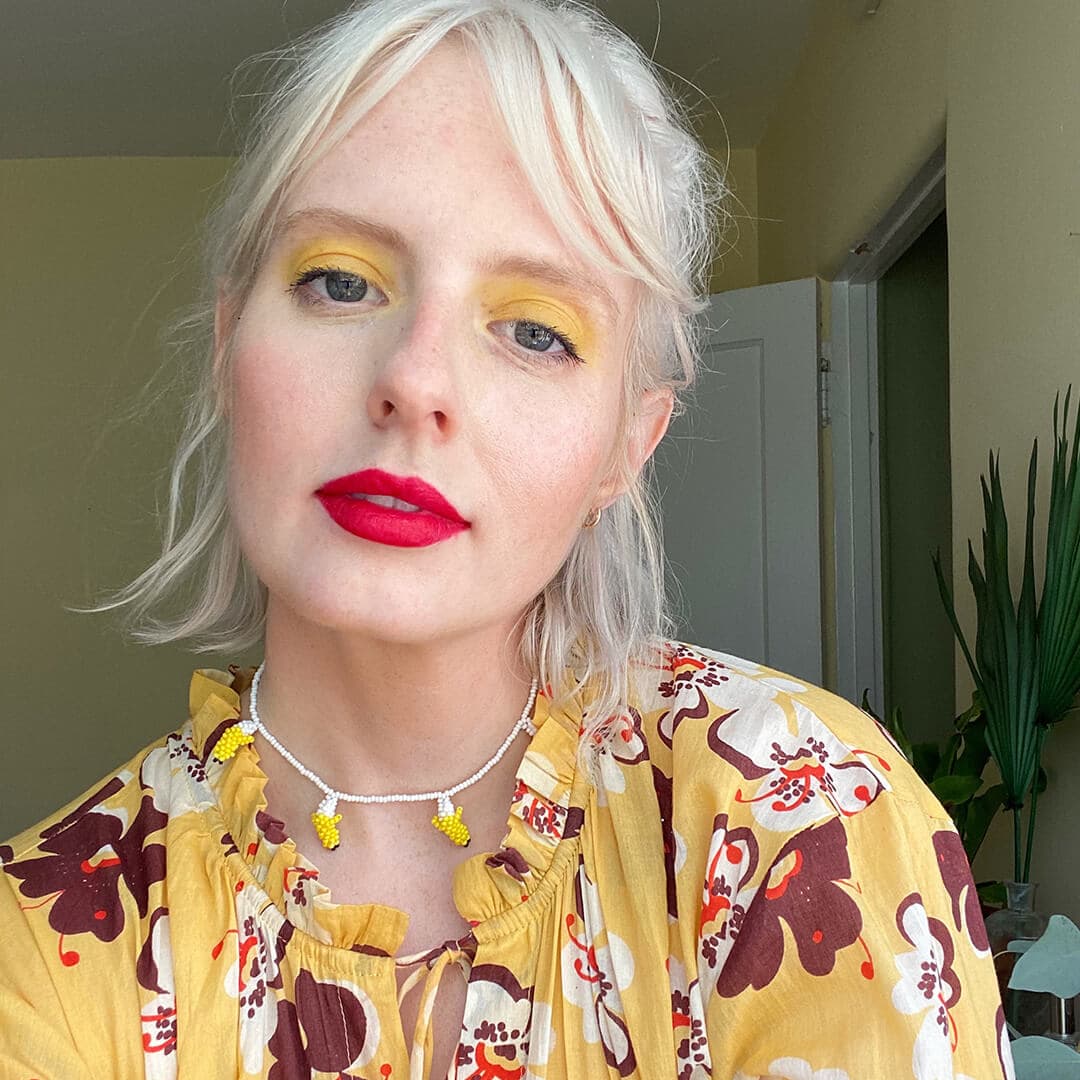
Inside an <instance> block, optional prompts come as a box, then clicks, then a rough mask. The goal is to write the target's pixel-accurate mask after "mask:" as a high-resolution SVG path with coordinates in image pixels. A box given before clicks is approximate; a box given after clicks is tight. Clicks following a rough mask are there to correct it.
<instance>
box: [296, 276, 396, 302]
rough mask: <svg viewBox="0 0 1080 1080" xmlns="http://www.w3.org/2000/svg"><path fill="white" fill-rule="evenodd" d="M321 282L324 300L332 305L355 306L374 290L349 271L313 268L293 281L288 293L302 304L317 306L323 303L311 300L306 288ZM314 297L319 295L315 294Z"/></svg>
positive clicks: (320, 300)
mask: <svg viewBox="0 0 1080 1080" xmlns="http://www.w3.org/2000/svg"><path fill="white" fill-rule="evenodd" d="M320 280H321V281H322V285H323V289H324V290H325V299H326V300H329V301H330V302H332V303H334V304H356V303H359V302H360V301H361V300H363V299H364V298H365V297H366V296H367V295H368V292H369V291H370V290H371V289H374V288H376V286H374V285H372V284H371V282H369V281H368V279H367V278H365V277H361V276H360V275H359V274H354V273H353V272H352V271H351V270H339V269H336V268H335V267H332V266H313V267H311V269H309V270H305V271H304V272H303V273H302V274H301V275H300V276H299V277H298V278H297V279H296V280H295V281H293V282H290V284H289V291H290V292H291V293H292V294H293V295H294V296H296V297H297V299H299V300H300V301H301V302H302V303H304V304H308V305H310V306H317V305H319V304H321V303H324V302H325V300H323V299H322V298H321V297H320V299H313V298H312V296H311V293H310V291H309V289H308V286H309V285H311V284H313V283H315V282H316V281H320ZM316 295H319V294H318V293H316Z"/></svg>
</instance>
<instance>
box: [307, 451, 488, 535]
mask: <svg viewBox="0 0 1080 1080" xmlns="http://www.w3.org/2000/svg"><path fill="white" fill-rule="evenodd" d="M371 495H374V496H378V497H381V498H392V499H399V500H401V501H402V502H407V503H410V504H411V505H412V506H415V507H417V509H415V510H410V509H402V508H398V507H393V506H383V505H380V504H379V503H378V502H373V501H371V500H370V499H367V498H364V496H371ZM315 496H316V498H317V499H318V500H319V502H321V503H322V504H323V509H325V510H326V512H327V513H328V514H329V515H330V517H331V518H332V519H333V520H334V521H335V522H336V523H337V524H338V525H340V526H341V528H343V529H344V530H345V531H346V532H349V533H352V534H353V536H359V537H361V538H362V539H364V540H373V541H375V543H377V544H390V545H392V546H393V547H427V546H428V545H430V544H437V543H439V541H440V540H448V539H449V538H450V537H451V536H454V535H455V534H457V533H459V532H462V531H464V530H465V529H467V528H469V523H468V522H467V521H466V520H465V519H464V518H463V517H462V516H461V515H460V514H459V513H458V512H457V510H455V509H454V507H453V506H452V505H451V504H450V503H449V502H448V501H447V499H446V498H445V497H444V496H443V495H442V494H441V493H440V492H439V491H438V490H437V489H436V488H433V487H432V486H431V485H430V484H429V483H427V482H426V481H424V480H421V479H420V477H419V476H394V475H393V474H392V473H388V472H383V471H382V469H363V470H361V471H360V472H355V473H349V475H348V476H339V477H338V478H337V479H336V480H331V481H330V482H329V483H326V484H323V486H322V487H321V488H319V490H318V491H316V492H315Z"/></svg>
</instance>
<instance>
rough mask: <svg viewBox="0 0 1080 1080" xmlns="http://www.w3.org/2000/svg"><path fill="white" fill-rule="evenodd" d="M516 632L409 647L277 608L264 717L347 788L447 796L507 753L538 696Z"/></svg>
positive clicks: (272, 616)
mask: <svg viewBox="0 0 1080 1080" xmlns="http://www.w3.org/2000/svg"><path fill="white" fill-rule="evenodd" d="M517 645H518V641H517V639H516V638H512V636H511V628H510V627H509V626H501V625H500V626H497V627H490V628H481V629H478V630H477V631H476V632H475V633H472V634H470V635H467V636H461V637H457V638H453V639H449V640H440V641H438V642H424V643H420V644H412V643H410V644H402V643H396V642H386V641H381V640H373V639H370V638H361V637H359V636H358V635H352V634H348V635H346V634H343V633H342V632H340V631H337V630H329V629H327V628H326V627H321V626H316V625H313V624H311V623H308V622H305V621H303V620H300V619H298V618H296V617H295V615H294V614H293V613H291V612H286V611H284V610H282V609H281V608H280V607H277V608H275V606H274V604H273V602H271V606H270V608H269V610H268V612H267V630H266V649H265V669H264V672H263V676H262V680H261V684H260V687H259V715H260V717H261V719H262V721H263V723H265V724H266V726H267V728H268V729H269V730H270V731H271V732H272V733H273V734H274V735H275V736H277V737H278V738H279V739H280V740H281V741H282V742H283V743H284V744H285V746H287V747H288V748H289V749H290V750H291V751H292V752H293V754H295V755H296V757H297V758H298V759H299V760H300V761H302V762H303V763H304V764H305V765H307V766H308V767H309V768H311V769H313V770H314V771H315V772H316V773H318V774H319V775H320V776H322V777H323V779H324V780H325V781H326V782H327V783H328V784H330V785H332V786H334V787H336V788H338V789H339V790H344V791H355V792H369V793H395V792H405V791H421V790H428V789H439V788H443V787H447V786H450V785H452V784H454V783H456V782H458V781H459V780H463V779H465V778H466V777H467V776H469V775H470V774H471V773H472V772H473V771H475V770H476V769H477V768H479V767H480V766H482V765H483V764H484V763H485V762H486V761H487V760H488V759H489V758H490V757H491V755H492V754H494V753H495V751H496V750H497V749H498V747H499V745H500V744H501V743H502V741H503V739H504V738H505V737H506V735H507V733H508V732H509V731H510V729H511V727H512V726H513V725H514V723H515V721H516V720H517V719H518V718H519V717H520V716H521V712H522V709H523V708H524V707H525V704H526V702H527V700H528V696H529V686H530V682H531V680H532V676H533V674H534V673H532V672H527V671H525V670H524V669H523V667H522V665H521V663H520V660H519V658H518V649H517Z"/></svg>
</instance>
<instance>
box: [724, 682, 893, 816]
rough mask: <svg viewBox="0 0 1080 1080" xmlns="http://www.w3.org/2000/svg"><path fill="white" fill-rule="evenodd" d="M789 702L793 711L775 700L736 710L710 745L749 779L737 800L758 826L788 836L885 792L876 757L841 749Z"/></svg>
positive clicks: (811, 716)
mask: <svg viewBox="0 0 1080 1080" xmlns="http://www.w3.org/2000/svg"><path fill="white" fill-rule="evenodd" d="M789 704H790V714H788V713H785V711H784V710H783V709H782V708H781V706H780V704H779V703H777V702H771V703H765V704H763V705H762V707H761V708H752V709H746V708H741V707H733V708H732V709H731V710H730V711H729V712H726V713H724V714H723V715H721V716H720V717H718V718H717V719H716V720H715V721H714V722H713V724H712V725H711V727H710V729H709V733H708V742H709V746H710V748H711V749H712V750H713V751H714V752H715V753H716V754H717V755H719V756H720V757H722V758H723V759H724V760H725V761H728V762H729V763H730V764H732V765H734V766H735V767H736V768H737V769H738V770H739V772H741V773H742V775H743V776H744V777H745V778H746V779H747V780H748V781H750V783H749V784H748V785H746V787H741V788H740V789H739V791H737V792H736V794H735V798H736V799H737V800H738V801H739V802H744V803H749V804H750V808H751V810H752V812H753V814H754V818H755V819H756V820H757V822H758V823H759V824H760V825H762V826H763V827H764V828H766V829H770V830H773V831H782V832H791V831H795V830H798V829H805V828H807V827H808V826H810V825H813V824H814V823H815V822H818V821H822V820H824V819H825V818H829V817H832V816H833V815H834V814H836V813H840V814H842V815H844V816H845V817H850V816H852V815H853V814H856V813H858V812H859V811H860V810H863V809H865V808H866V807H867V806H869V805H870V803H872V802H873V801H874V799H876V798H877V797H878V795H879V794H880V793H881V792H882V791H883V790H886V789H887V788H888V786H889V785H888V782H887V781H886V780H885V778H884V776H883V775H882V774H881V773H879V772H877V771H875V770H874V768H873V767H872V766H871V764H870V761H871V760H874V759H875V757H876V755H873V754H872V753H870V752H869V751H859V750H857V749H852V748H851V747H848V746H846V745H844V743H842V742H841V741H840V740H839V739H838V738H837V737H836V736H835V735H834V734H833V733H832V731H830V730H829V728H828V727H826V726H825V725H824V724H823V723H822V722H821V720H820V718H819V717H818V716H817V714H816V713H814V711H813V710H812V709H810V708H808V707H807V706H806V705H804V704H803V703H802V702H800V701H794V700H793V701H791V702H790V703H789ZM763 712H766V713H767V715H763Z"/></svg>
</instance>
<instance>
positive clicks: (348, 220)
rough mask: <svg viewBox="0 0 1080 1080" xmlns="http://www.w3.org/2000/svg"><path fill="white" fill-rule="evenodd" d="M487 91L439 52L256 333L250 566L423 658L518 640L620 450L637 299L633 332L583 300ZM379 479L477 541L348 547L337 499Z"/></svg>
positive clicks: (234, 373) (246, 440)
mask: <svg viewBox="0 0 1080 1080" xmlns="http://www.w3.org/2000/svg"><path fill="white" fill-rule="evenodd" d="M470 78H471V77H470V76H467V72H466V70H465V69H464V68H463V67H462V65H461V63H460V62H459V59H457V58H456V57H455V56H453V55H452V54H450V53H448V52H441V53H440V52H439V51H438V50H436V51H435V52H434V53H433V54H431V55H430V56H429V57H428V58H426V59H425V61H424V62H422V64H421V65H419V66H418V67H417V68H416V69H415V70H414V71H413V72H412V73H411V74H410V75H409V76H408V77H407V78H406V79H405V80H404V81H403V82H402V83H401V84H400V85H399V86H398V87H397V88H396V89H395V90H394V91H392V92H391V93H390V94H389V95H387V97H385V98H384V99H383V100H382V101H381V102H380V104H379V105H378V106H377V107H376V109H375V110H374V111H373V112H372V113H370V114H368V116H366V117H364V118H363V119H361V120H360V121H359V123H358V124H357V125H356V126H355V127H354V129H353V130H352V131H351V132H350V133H349V134H348V135H347V136H346V137H345V138H344V139H343V140H342V141H341V142H340V143H338V144H337V145H335V146H334V147H333V148H332V149H331V150H329V151H328V153H327V154H326V155H325V156H324V157H322V158H321V159H320V160H319V161H318V162H317V163H316V164H315V165H314V166H313V168H312V169H311V170H310V171H309V172H307V173H306V174H305V176H304V178H303V179H302V180H301V181H300V182H299V183H298V185H297V186H296V188H295V189H294V190H293V191H292V192H291V194H290V201H289V203H288V205H286V206H285V207H283V213H282V220H283V224H282V226H281V229H280V231H279V232H278V233H277V235H275V236H274V237H273V238H272V239H271V242H270V246H269V250H268V252H267V256H266V258H265V260H264V261H263V263H262V265H261V266H260V267H259V268H258V269H257V270H256V271H255V273H256V278H255V281H254V282H253V285H252V289H251V292H250V294H249V296H248V300H247V302H246V304H245V307H244V311H243V318H242V320H241V321H240V322H239V323H237V324H236V325H235V328H234V330H235V337H234V339H233V347H232V350H231V353H230V356H231V360H230V364H231V370H230V380H231V382H230V388H231V397H232V400H233V402H234V408H233V409H232V412H231V424H232V451H231V455H230V500H231V511H232V512H233V516H234V518H235V519H236V522H237V528H238V532H239V535H240V539H241V546H242V548H243V549H244V551H245V554H248V555H249V558H250V559H251V561H252V564H253V567H254V569H255V571H256V573H258V575H259V576H260V578H261V579H262V580H263V581H264V583H265V584H266V585H267V587H268V588H269V590H270V592H271V594H277V595H281V596H285V597H286V598H287V599H288V600H289V606H290V607H291V608H292V609H293V610H304V611H305V612H306V613H307V614H308V615H309V616H310V618H312V619H314V620H316V621H320V622H322V623H324V624H325V625H335V626H339V627H347V628H350V629H365V628H366V629H367V630H368V631H370V632H372V633H383V632H385V633H386V634H388V635H390V634H393V635H398V636H404V635H412V636H413V637H414V639H419V637H420V636H422V635H423V634H430V633H432V632H446V631H447V629H448V628H452V627H453V626H454V621H455V620H457V621H458V623H463V622H468V623H469V624H470V625H475V624H477V623H479V622H482V621H485V620H486V621H489V622H491V621H494V620H504V621H505V620H508V619H509V618H512V617H516V616H517V615H518V614H519V613H520V610H521V609H522V607H523V605H525V604H527V603H528V602H529V601H530V600H532V599H533V597H534V596H535V595H536V593H537V592H538V591H539V590H540V589H542V588H543V587H544V585H545V584H547V582H548V581H549V580H550V578H551V576H552V575H554V574H555V573H556V572H557V571H558V569H559V566H560V565H561V561H562V559H563V558H564V557H565V555H566V553H567V551H568V550H569V548H570V546H571V545H572V544H573V542H574V540H575V538H576V537H577V536H578V535H579V530H580V527H581V521H582V520H583V518H584V516H585V515H586V514H587V513H588V511H589V509H590V508H591V506H592V505H593V501H594V496H595V494H596V492H597V490H598V487H599V484H600V482H601V480H602V479H603V478H604V476H605V474H606V471H607V464H608V460H609V457H610V453H611V450H612V447H613V445H614V439H615V434H616V430H617V427H618V420H619V412H620V398H621V394H622V358H623V357H624V355H625V342H626V333H627V326H626V324H625V322H624V320H623V317H622V316H621V315H619V312H628V311H630V310H631V308H632V305H631V303H630V302H629V299H628V297H629V292H628V286H626V283H625V282H623V281H621V280H619V279H617V278H616V276H615V275H609V276H608V277H607V278H605V279H604V281H605V284H606V286H607V288H608V290H609V291H610V292H612V293H614V294H615V300H616V303H615V312H614V314H612V313H611V312H610V311H609V310H608V309H607V306H606V305H604V304H600V303H597V302H596V301H595V298H594V297H593V296H592V295H591V294H590V293H589V292H588V291H587V290H585V291H583V290H582V289H580V288H578V287H575V286H574V284H573V283H575V282H580V281H581V280H582V279H583V277H584V278H585V279H587V282H586V283H588V279H589V275H592V276H593V277H592V280H595V279H596V277H597V276H598V274H599V273H600V272H598V271H595V270H590V269H589V268H587V267H586V268H582V266H581V265H580V262H579V261H578V262H575V256H574V253H573V252H572V251H571V249H570V247H569V246H568V245H567V244H566V243H565V242H564V240H563V238H562V237H560V236H559V235H558V234H557V232H556V231H555V229H554V227H553V225H552V224H551V222H550V221H549V220H548V219H547V218H546V216H545V215H544V214H543V212H542V210H541V208H540V207H539V204H538V202H537V200H536V199H535V198H534V197H533V196H531V195H530V194H529V191H528V188H527V186H526V185H525V184H524V182H523V180H522V178H521V176H520V175H519V174H517V173H516V172H515V171H514V167H508V161H509V160H510V159H508V156H507V149H506V144H505V140H504V138H503V136H502V134H500V131H499V128H498V124H497V123H496V121H495V118H494V116H493V114H492V112H491V108H490V104H489V102H488V99H487V96H486V91H485V90H484V89H483V87H482V86H480V85H478V84H475V83H474V82H472V81H470ZM432 101H434V102H442V103H446V102H452V106H453V107H452V108H450V107H448V106H445V105H443V106H440V107H439V108H436V109H431V108H428V107H427V105H429V104H430V102H432ZM463 133H464V134H463ZM373 163H374V165H373ZM375 165H378V167H375ZM511 165H512V163H511ZM313 210H314V211H319V212H317V213H314V214H312V213H311V211H313ZM327 210H330V211H332V213H330V214H327V213H325V211H327ZM303 215H307V216H306V217H304V216H303ZM287 222H294V223H295V225H294V227H289V228H286V227H285V224H284V223H287ZM372 224H373V225H374V226H375V227H374V228H372V227H371V225H372ZM537 266H541V267H543V268H548V269H549V270H550V268H552V267H553V268H555V271H556V272H555V273H554V274H552V273H550V272H548V273H546V274H544V273H540V274H538V273H537V272H536V268H537ZM568 282H570V283H571V284H567V283H568ZM523 324H525V325H523ZM366 468H379V469H383V470H386V471H388V472H391V473H395V474H397V475H404V476H413V475H417V476H420V477H422V478H423V479H424V480H426V481H427V482H429V483H431V484H433V485H434V486H435V487H436V488H438V489H439V490H440V491H441V492H442V493H443V494H444V495H445V496H446V497H447V498H448V499H449V501H450V502H451V503H452V504H453V505H454V506H455V507H456V508H457V509H458V511H459V512H460V513H461V514H462V515H463V516H464V517H465V518H466V519H468V520H469V521H470V523H471V527H470V528H469V529H467V530H464V531H463V532H460V533H458V534H456V535H455V536H453V537H452V538H450V539H448V540H446V541H443V542H441V543H437V544H433V545H430V546H428V547H421V548H413V549H402V548H395V547H393V546H390V545H385V544H379V543H376V542H375V541H370V540H364V539H361V538H358V537H356V536H353V535H351V534H349V533H347V532H345V531H344V530H342V529H341V528H340V527H339V526H337V525H336V524H335V523H334V522H333V521H331V520H330V518H329V517H328V516H327V514H326V513H325V510H324V508H323V506H322V505H321V503H320V502H319V500H318V499H317V498H316V497H315V492H316V490H317V489H318V488H319V487H320V486H322V485H323V484H325V483H327V482H328V481H330V480H332V479H335V478H337V477H339V476H343V475H346V474H348V473H351V472H355V471H359V470H362V469H366Z"/></svg>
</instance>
